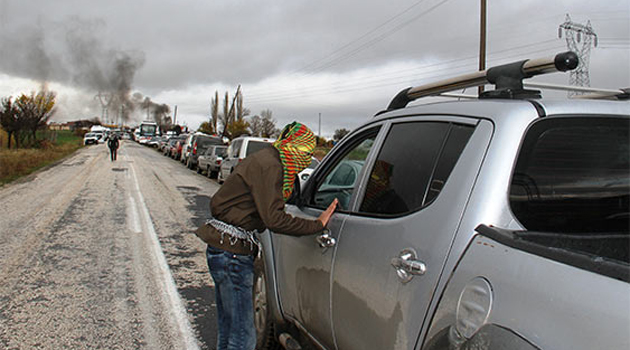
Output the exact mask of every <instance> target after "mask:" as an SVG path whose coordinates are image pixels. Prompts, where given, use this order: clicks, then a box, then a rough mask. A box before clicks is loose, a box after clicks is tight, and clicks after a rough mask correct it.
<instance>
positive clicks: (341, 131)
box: [333, 128, 350, 141]
mask: <svg viewBox="0 0 630 350" xmlns="http://www.w3.org/2000/svg"><path fill="white" fill-rule="evenodd" d="M348 133H350V130H348V129H346V128H341V129H337V130H335V133H334V134H333V140H335V141H340V140H341V139H342V138H343V137H344V136H346V135H348Z"/></svg>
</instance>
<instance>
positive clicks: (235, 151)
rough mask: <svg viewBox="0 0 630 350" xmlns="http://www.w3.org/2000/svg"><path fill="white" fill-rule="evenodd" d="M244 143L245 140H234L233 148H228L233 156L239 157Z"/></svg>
mask: <svg viewBox="0 0 630 350" xmlns="http://www.w3.org/2000/svg"><path fill="white" fill-rule="evenodd" d="M242 143H243V140H236V141H234V142H232V144H231V145H230V147H231V149H228V152H229V154H230V157H231V158H238V156H239V155H238V154H239V152H240V150H241V144H242Z"/></svg>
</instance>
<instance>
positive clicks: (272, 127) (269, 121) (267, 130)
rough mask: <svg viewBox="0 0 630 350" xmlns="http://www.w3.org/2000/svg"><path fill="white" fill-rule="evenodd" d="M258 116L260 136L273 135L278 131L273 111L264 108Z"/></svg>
mask: <svg viewBox="0 0 630 350" xmlns="http://www.w3.org/2000/svg"><path fill="white" fill-rule="evenodd" d="M260 116H261V122H262V125H261V129H260V136H262V137H273V136H275V135H276V134H277V133H279V130H278V129H277V128H276V120H275V119H274V118H273V112H271V110H269V109H265V110H264V111H262V112H260Z"/></svg>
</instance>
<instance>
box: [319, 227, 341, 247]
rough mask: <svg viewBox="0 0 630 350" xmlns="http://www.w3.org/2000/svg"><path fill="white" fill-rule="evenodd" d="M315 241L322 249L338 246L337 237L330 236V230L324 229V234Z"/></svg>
mask: <svg viewBox="0 0 630 350" xmlns="http://www.w3.org/2000/svg"><path fill="white" fill-rule="evenodd" d="M315 240H316V241H317V243H318V244H319V246H320V247H322V248H330V247H332V246H334V245H335V244H337V240H336V239H335V237H332V236H331V235H330V230H329V229H324V232H322V234H321V235H319V236H317V237H315Z"/></svg>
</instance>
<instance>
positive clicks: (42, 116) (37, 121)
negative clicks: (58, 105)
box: [15, 91, 57, 145]
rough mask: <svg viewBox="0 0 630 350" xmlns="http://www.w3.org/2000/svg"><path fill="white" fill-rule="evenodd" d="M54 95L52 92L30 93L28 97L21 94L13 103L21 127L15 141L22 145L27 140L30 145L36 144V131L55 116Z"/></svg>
mask: <svg viewBox="0 0 630 350" xmlns="http://www.w3.org/2000/svg"><path fill="white" fill-rule="evenodd" d="M56 96H57V95H56V94H55V93H54V92H52V91H40V92H38V93H35V92H31V94H30V95H24V94H22V95H21V96H20V97H18V98H17V100H16V101H15V105H16V107H17V110H18V120H21V121H22V123H23V124H22V125H23V127H22V128H21V130H20V131H19V132H18V137H17V138H16V142H17V139H20V143H23V141H24V140H26V139H27V138H28V139H30V142H31V144H33V145H34V144H36V142H37V130H39V129H42V128H45V127H46V125H47V124H48V121H49V120H50V118H51V117H52V116H53V115H54V114H55V111H56V109H55V98H56Z"/></svg>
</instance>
